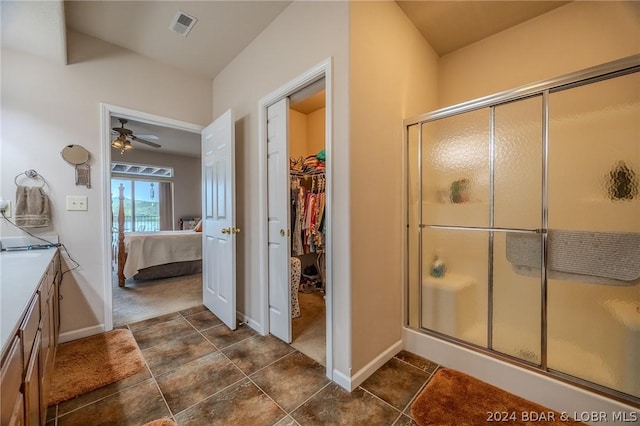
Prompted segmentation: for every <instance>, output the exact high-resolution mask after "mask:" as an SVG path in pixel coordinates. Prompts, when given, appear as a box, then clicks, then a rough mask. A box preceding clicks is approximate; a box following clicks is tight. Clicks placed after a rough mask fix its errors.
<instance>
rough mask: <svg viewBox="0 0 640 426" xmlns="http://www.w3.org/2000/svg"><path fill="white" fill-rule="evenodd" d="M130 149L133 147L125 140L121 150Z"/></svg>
mask: <svg viewBox="0 0 640 426" xmlns="http://www.w3.org/2000/svg"><path fill="white" fill-rule="evenodd" d="M131 148H133V147H132V146H131V142H129V140H128V139H125V141H124V144H123V146H122V149H123V150H125V151H126V150H128V149H131Z"/></svg>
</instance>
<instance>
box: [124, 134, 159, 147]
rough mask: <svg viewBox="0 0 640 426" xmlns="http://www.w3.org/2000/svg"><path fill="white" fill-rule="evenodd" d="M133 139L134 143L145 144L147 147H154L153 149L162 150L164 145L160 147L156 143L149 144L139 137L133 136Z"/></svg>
mask: <svg viewBox="0 0 640 426" xmlns="http://www.w3.org/2000/svg"><path fill="white" fill-rule="evenodd" d="M131 139H133V140H134V141H136V142H140V143H144V144H146V145H149V146H152V147H154V148H160V147H161V146H162V145H158V144H157V143H155V142H149V141H147V140H144V139H140V138H139V137H137V136H133V135H132V136H131Z"/></svg>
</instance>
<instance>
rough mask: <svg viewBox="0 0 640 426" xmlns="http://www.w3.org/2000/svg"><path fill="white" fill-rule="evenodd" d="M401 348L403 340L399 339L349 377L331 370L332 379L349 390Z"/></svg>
mask: <svg viewBox="0 0 640 426" xmlns="http://www.w3.org/2000/svg"><path fill="white" fill-rule="evenodd" d="M402 348H403V342H402V339H401V340H398V341H397V342H396V343H394V344H393V345H391V346H389V347H388V348H387V349H385V350H384V352H382V353H381V354H380V355H378V356H377V357H375V358H374V359H372V360H371V362H369V363H368V364H367V365H365V366H364V367H362V368H361V369H360V370H358V371H357V372H356V374H354V375H352V376H351V377H348V376H347V375H345V374H344V373H342V372H341V371H338V370H333V381H334V382H336V383H337V384H338V385H339V386H341V387H343V388H344V389H346V390H348V391H349V392H351V391H353V390H354V389H355V388H357V387H358V386H360V385H361V384H362V382H364V381H365V380H367V378H368V377H369V376H371V375H372V374H373V373H375V372H376V370H378V368H380V367H382V366H383V365H384V364H385V363H386V362H387V361H389V360H390V359H391V358H393V356H394V355H395V354H397V353H398V352H400V351H401V350H402Z"/></svg>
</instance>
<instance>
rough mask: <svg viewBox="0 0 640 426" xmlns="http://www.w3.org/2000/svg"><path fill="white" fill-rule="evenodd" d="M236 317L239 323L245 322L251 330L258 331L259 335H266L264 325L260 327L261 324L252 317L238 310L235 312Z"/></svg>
mask: <svg viewBox="0 0 640 426" xmlns="http://www.w3.org/2000/svg"><path fill="white" fill-rule="evenodd" d="M236 318H237V319H238V321H240V322H241V323H243V324H247V325H248V326H249V327H251V328H252V329H253V330H255V331H256V332H258V333H260V335H262V336H266V335H267V333H265V331H264V327H262V324H260V323H259V322H258V321H256V320H254V319H253V318H249V317H248V316H246V315H245V314H243V313H242V312H240V311H237V312H236Z"/></svg>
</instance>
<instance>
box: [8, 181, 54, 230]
mask: <svg viewBox="0 0 640 426" xmlns="http://www.w3.org/2000/svg"><path fill="white" fill-rule="evenodd" d="M50 222H51V211H50V210H49V197H47V194H45V193H44V191H43V190H42V188H41V187H38V186H18V189H17V190H16V225H18V226H21V227H23V228H39V227H44V226H49V224H50Z"/></svg>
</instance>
